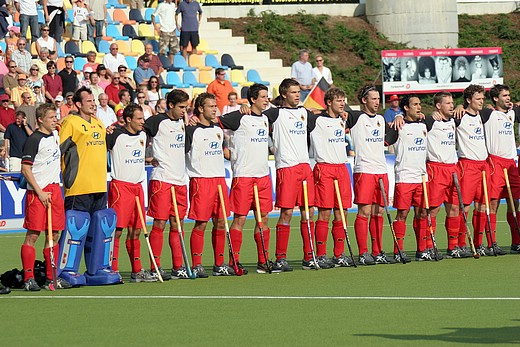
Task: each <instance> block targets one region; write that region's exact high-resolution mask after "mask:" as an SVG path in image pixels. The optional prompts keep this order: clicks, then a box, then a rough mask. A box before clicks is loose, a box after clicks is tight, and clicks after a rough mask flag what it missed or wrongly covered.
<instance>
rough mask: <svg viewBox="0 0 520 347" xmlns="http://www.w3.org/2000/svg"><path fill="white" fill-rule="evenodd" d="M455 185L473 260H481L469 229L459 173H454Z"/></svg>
mask: <svg viewBox="0 0 520 347" xmlns="http://www.w3.org/2000/svg"><path fill="white" fill-rule="evenodd" d="M453 183H455V189H456V190H457V197H458V198H459V209H460V212H461V213H462V218H464V227H465V229H466V235H467V237H468V240H469V243H470V245H471V252H473V258H475V259H478V258H480V254H478V253H477V251H476V250H475V244H474V243H473V238H472V237H471V232H470V231H469V227H468V216H467V215H466V210H465V209H464V201H462V192H461V190H460V184H459V177H458V176H457V173H456V172H454V173H453Z"/></svg>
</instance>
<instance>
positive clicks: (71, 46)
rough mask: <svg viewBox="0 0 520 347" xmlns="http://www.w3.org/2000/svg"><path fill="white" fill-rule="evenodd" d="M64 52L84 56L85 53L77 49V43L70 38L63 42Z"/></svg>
mask: <svg viewBox="0 0 520 347" xmlns="http://www.w3.org/2000/svg"><path fill="white" fill-rule="evenodd" d="M65 53H66V54H71V55H73V56H75V57H86V56H87V55H86V54H83V53H81V52H80V51H79V48H78V45H76V42H74V41H72V40H70V41H67V42H66V43H65Z"/></svg>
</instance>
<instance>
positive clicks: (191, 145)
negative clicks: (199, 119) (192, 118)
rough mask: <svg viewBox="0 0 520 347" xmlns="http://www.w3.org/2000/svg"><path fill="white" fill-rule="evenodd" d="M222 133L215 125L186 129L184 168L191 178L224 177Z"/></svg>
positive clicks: (200, 125) (198, 125)
mask: <svg viewBox="0 0 520 347" xmlns="http://www.w3.org/2000/svg"><path fill="white" fill-rule="evenodd" d="M223 140H224V132H223V131H222V129H221V128H220V127H218V126H217V125H215V124H211V125H209V126H206V125H202V124H200V123H199V124H197V125H196V126H188V127H186V148H185V150H186V168H187V170H188V176H190V178H191V177H203V178H212V177H225V176H226V172H225V168H224V150H223V148H222V143H223Z"/></svg>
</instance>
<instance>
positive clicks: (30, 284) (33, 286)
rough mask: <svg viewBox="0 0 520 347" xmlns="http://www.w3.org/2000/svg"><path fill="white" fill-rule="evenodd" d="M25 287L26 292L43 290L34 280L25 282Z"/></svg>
mask: <svg viewBox="0 0 520 347" xmlns="http://www.w3.org/2000/svg"><path fill="white" fill-rule="evenodd" d="M23 286H24V288H25V291H26V292H39V291H40V289H41V288H40V286H39V285H38V283H36V281H35V280H34V278H29V279H28V280H27V281H25V283H24V285H23Z"/></svg>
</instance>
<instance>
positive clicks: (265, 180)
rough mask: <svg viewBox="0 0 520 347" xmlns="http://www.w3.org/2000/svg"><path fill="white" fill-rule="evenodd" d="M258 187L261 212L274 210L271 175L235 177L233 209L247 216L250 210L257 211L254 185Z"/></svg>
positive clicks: (233, 183) (230, 198)
mask: <svg viewBox="0 0 520 347" xmlns="http://www.w3.org/2000/svg"><path fill="white" fill-rule="evenodd" d="M255 184H256V186H257V187H258V200H259V204H260V212H261V213H269V212H271V211H272V210H273V184H272V182H271V177H270V176H269V175H267V176H264V177H259V178H258V177H235V178H233V182H232V183H231V193H230V195H229V200H230V202H231V211H233V212H235V213H236V214H238V215H242V216H245V215H247V214H248V212H249V210H253V211H256V206H255V196H254V192H253V186H254V185H255Z"/></svg>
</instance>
